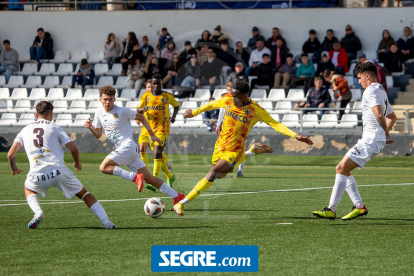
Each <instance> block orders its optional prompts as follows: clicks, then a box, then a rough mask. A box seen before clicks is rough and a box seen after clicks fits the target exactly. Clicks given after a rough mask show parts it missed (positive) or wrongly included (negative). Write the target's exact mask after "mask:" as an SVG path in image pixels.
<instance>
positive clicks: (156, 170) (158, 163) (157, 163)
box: [152, 159, 162, 177]
mask: <svg viewBox="0 0 414 276" xmlns="http://www.w3.org/2000/svg"><path fill="white" fill-rule="evenodd" d="M161 168H162V159H154V170H153V173H152V174H153V175H154V176H156V177H158V176H159V175H160V171H161Z"/></svg>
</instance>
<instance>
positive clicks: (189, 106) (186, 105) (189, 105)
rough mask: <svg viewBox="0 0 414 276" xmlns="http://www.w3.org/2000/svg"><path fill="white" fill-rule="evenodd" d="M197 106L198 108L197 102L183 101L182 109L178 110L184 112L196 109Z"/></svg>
mask: <svg viewBox="0 0 414 276" xmlns="http://www.w3.org/2000/svg"><path fill="white" fill-rule="evenodd" d="M196 108H197V103H196V102H183V105H182V106H181V107H180V110H179V111H178V113H180V114H182V113H184V112H185V111H186V110H187V109H196Z"/></svg>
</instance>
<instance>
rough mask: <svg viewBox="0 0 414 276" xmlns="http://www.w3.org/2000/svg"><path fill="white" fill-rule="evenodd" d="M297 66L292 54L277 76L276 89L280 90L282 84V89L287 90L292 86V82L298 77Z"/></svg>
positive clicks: (288, 55)
mask: <svg viewBox="0 0 414 276" xmlns="http://www.w3.org/2000/svg"><path fill="white" fill-rule="evenodd" d="M296 70H297V67H296V64H295V62H294V60H293V55H292V54H291V53H289V54H287V55H286V63H285V64H283V65H282V67H280V70H279V72H277V73H276V74H275V83H274V87H275V88H280V84H281V83H282V88H283V89H286V88H287V87H288V85H289V84H290V82H291V80H292V79H293V78H294V77H296Z"/></svg>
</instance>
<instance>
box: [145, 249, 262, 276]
mask: <svg viewBox="0 0 414 276" xmlns="http://www.w3.org/2000/svg"><path fill="white" fill-rule="evenodd" d="M151 269H152V271H153V272H257V271H259V247H258V246H257V245H234V246H231V245H153V246H152V247H151Z"/></svg>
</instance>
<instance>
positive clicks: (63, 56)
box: [49, 51, 70, 63]
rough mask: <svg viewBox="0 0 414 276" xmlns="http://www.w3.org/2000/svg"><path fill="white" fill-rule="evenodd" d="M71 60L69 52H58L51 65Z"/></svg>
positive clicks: (50, 61)
mask: <svg viewBox="0 0 414 276" xmlns="http://www.w3.org/2000/svg"><path fill="white" fill-rule="evenodd" d="M69 58H70V56H69V51H56V53H55V58H54V59H51V60H49V63H63V62H66V61H67V60H68V59H69Z"/></svg>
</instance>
